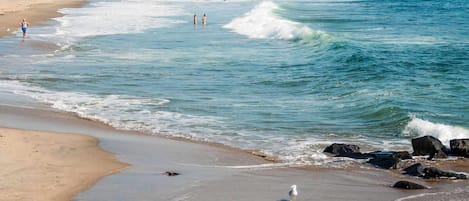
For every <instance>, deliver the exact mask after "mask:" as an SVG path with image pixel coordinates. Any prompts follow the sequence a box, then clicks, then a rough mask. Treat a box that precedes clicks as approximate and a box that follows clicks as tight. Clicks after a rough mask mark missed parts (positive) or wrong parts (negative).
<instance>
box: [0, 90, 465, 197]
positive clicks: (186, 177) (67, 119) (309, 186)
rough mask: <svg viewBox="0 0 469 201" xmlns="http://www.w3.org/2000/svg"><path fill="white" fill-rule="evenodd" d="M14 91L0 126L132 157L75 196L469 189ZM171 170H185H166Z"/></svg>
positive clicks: (398, 193)
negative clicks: (297, 158)
mask: <svg viewBox="0 0 469 201" xmlns="http://www.w3.org/2000/svg"><path fill="white" fill-rule="evenodd" d="M8 96H16V95H7V96H5V95H2V97H3V98H2V99H0V126H10V127H15V128H23V129H34V130H46V131H55V132H67V133H84V134H87V135H91V136H94V137H96V138H98V139H99V140H100V142H101V143H100V145H101V147H102V148H104V149H105V150H108V151H111V152H113V153H115V154H116V155H117V157H118V159H119V160H120V161H124V162H126V163H130V164H132V166H131V167H129V168H127V169H126V170H125V171H122V172H120V173H118V174H114V175H111V176H108V177H105V178H103V179H101V180H100V181H98V182H97V183H96V184H95V185H94V186H93V187H91V188H90V189H89V190H87V191H84V192H82V193H80V194H78V195H77V196H76V197H75V198H74V199H75V200H77V201H92V200H121V201H126V200H128V201H131V200H132V201H133V200H140V201H145V200H149V201H150V200H175V201H180V200H208V201H210V200H213V201H215V200H285V199H287V198H288V196H287V193H288V188H289V186H290V185H292V184H296V185H298V189H299V192H300V196H299V197H298V200H357V201H358V200H376V201H380V200H383V201H389V200H398V199H400V198H405V197H409V199H407V198H406V199H402V200H426V201H431V200H438V199H433V198H432V197H431V196H430V197H428V196H427V195H434V193H440V194H438V195H440V197H439V199H441V197H442V196H444V197H445V198H449V197H451V196H452V197H453V198H454V200H461V199H458V196H459V197H464V196H466V197H468V195H469V192H465V191H464V190H462V193H459V194H455V193H452V194H451V195H447V194H445V193H441V192H452V191H455V189H459V190H460V189H465V188H467V186H469V183H468V182H467V181H443V182H435V181H425V180H423V179H419V178H410V177H407V176H403V175H400V174H396V173H393V172H392V171H387V170H379V169H374V168H350V169H325V168H312V169H305V168H292V167H286V166H282V164H279V163H272V162H269V161H265V160H263V159H262V158H260V157H256V156H253V155H250V154H248V153H247V152H243V151H236V149H227V148H223V146H209V145H206V144H200V143H191V142H189V141H177V140H172V139H166V138H161V137H156V136H148V135H143V134H141V133H135V132H126V131H118V130H115V129H112V128H110V127H108V126H106V125H103V124H100V123H98V122H93V121H89V120H85V119H80V118H78V117H76V116H74V115H71V114H68V113H63V112H53V111H50V110H49V109H47V106H42V105H40V104H39V105H34V106H33V107H24V105H29V104H34V103H33V102H28V101H27V100H22V101H21V104H18V105H15V104H2V100H13V99H14V100H18V99H19V98H18V97H10V98H8ZM20 99H21V98H20ZM19 105H21V106H19ZM24 122H28V123H27V124H25V123H24ZM166 171H175V172H178V173H180V175H178V176H174V177H169V176H166V175H164V174H162V173H164V172H166ZM398 180H410V181H415V182H417V183H420V184H424V185H426V186H431V187H432V188H431V189H426V190H417V191H408V190H399V189H393V188H391V187H390V186H391V185H392V184H393V183H394V182H396V181H398ZM412 196H413V197H412ZM448 200H449V199H448Z"/></svg>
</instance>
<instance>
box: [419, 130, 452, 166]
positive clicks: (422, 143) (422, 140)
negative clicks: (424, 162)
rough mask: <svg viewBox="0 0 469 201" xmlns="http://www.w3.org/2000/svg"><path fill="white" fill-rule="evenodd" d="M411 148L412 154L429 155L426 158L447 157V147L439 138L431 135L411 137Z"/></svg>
mask: <svg viewBox="0 0 469 201" xmlns="http://www.w3.org/2000/svg"><path fill="white" fill-rule="evenodd" d="M412 148H413V149H414V153H413V154H414V156H425V155H430V156H429V158H428V159H430V160H431V159H433V158H434V157H435V158H447V157H448V155H447V154H446V152H447V149H446V147H445V146H443V144H442V143H441V141H440V140H438V139H437V138H435V137H433V136H429V135H427V136H423V137H419V138H414V139H412Z"/></svg>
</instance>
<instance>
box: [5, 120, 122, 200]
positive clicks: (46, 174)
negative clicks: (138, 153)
mask: <svg viewBox="0 0 469 201" xmlns="http://www.w3.org/2000/svg"><path fill="white" fill-rule="evenodd" d="M0 166H1V167H2V168H0V175H2V182H0V200H4V201H9V200H37V201H40V200H44V201H46V200H71V198H72V196H74V195H75V194H76V193H78V192H81V191H83V190H85V189H87V188H88V187H89V186H91V185H92V184H94V183H95V182H96V181H97V180H98V179H99V178H101V177H103V176H106V175H110V174H113V173H115V172H117V171H119V170H121V169H123V168H124V167H127V165H126V164H123V163H120V162H118V161H116V159H115V157H114V156H113V155H112V154H111V153H109V152H106V151H104V150H102V149H100V148H99V147H98V141H97V140H96V139H95V138H93V137H88V136H83V135H71V134H63V133H62V134H58V133H49V132H35V131H25V130H17V129H7V128H0Z"/></svg>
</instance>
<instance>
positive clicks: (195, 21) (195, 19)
mask: <svg viewBox="0 0 469 201" xmlns="http://www.w3.org/2000/svg"><path fill="white" fill-rule="evenodd" d="M194 25H197V15H196V14H194Z"/></svg>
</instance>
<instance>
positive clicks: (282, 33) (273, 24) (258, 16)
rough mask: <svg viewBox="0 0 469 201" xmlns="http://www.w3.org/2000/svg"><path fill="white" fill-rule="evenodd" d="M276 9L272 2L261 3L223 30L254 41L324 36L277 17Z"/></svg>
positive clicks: (301, 25)
mask: <svg viewBox="0 0 469 201" xmlns="http://www.w3.org/2000/svg"><path fill="white" fill-rule="evenodd" d="M277 9H280V8H279V6H278V5H277V4H275V3H274V2H271V1H263V2H261V3H259V4H258V5H257V6H256V7H255V8H254V9H252V10H251V11H249V12H248V13H246V14H244V16H242V17H239V18H235V19H233V20H232V21H231V22H230V23H228V24H226V25H225V26H224V28H226V29H231V30H233V31H234V32H236V33H238V34H241V35H245V36H247V37H249V38H254V39H281V40H294V39H300V40H302V39H308V38H313V37H314V36H322V35H325V34H324V33H322V32H319V31H314V30H312V29H311V28H309V27H307V26H306V25H304V24H301V23H297V22H293V21H290V20H286V19H283V18H281V17H279V16H277V15H276V14H275V13H274V12H275V10H277Z"/></svg>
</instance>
